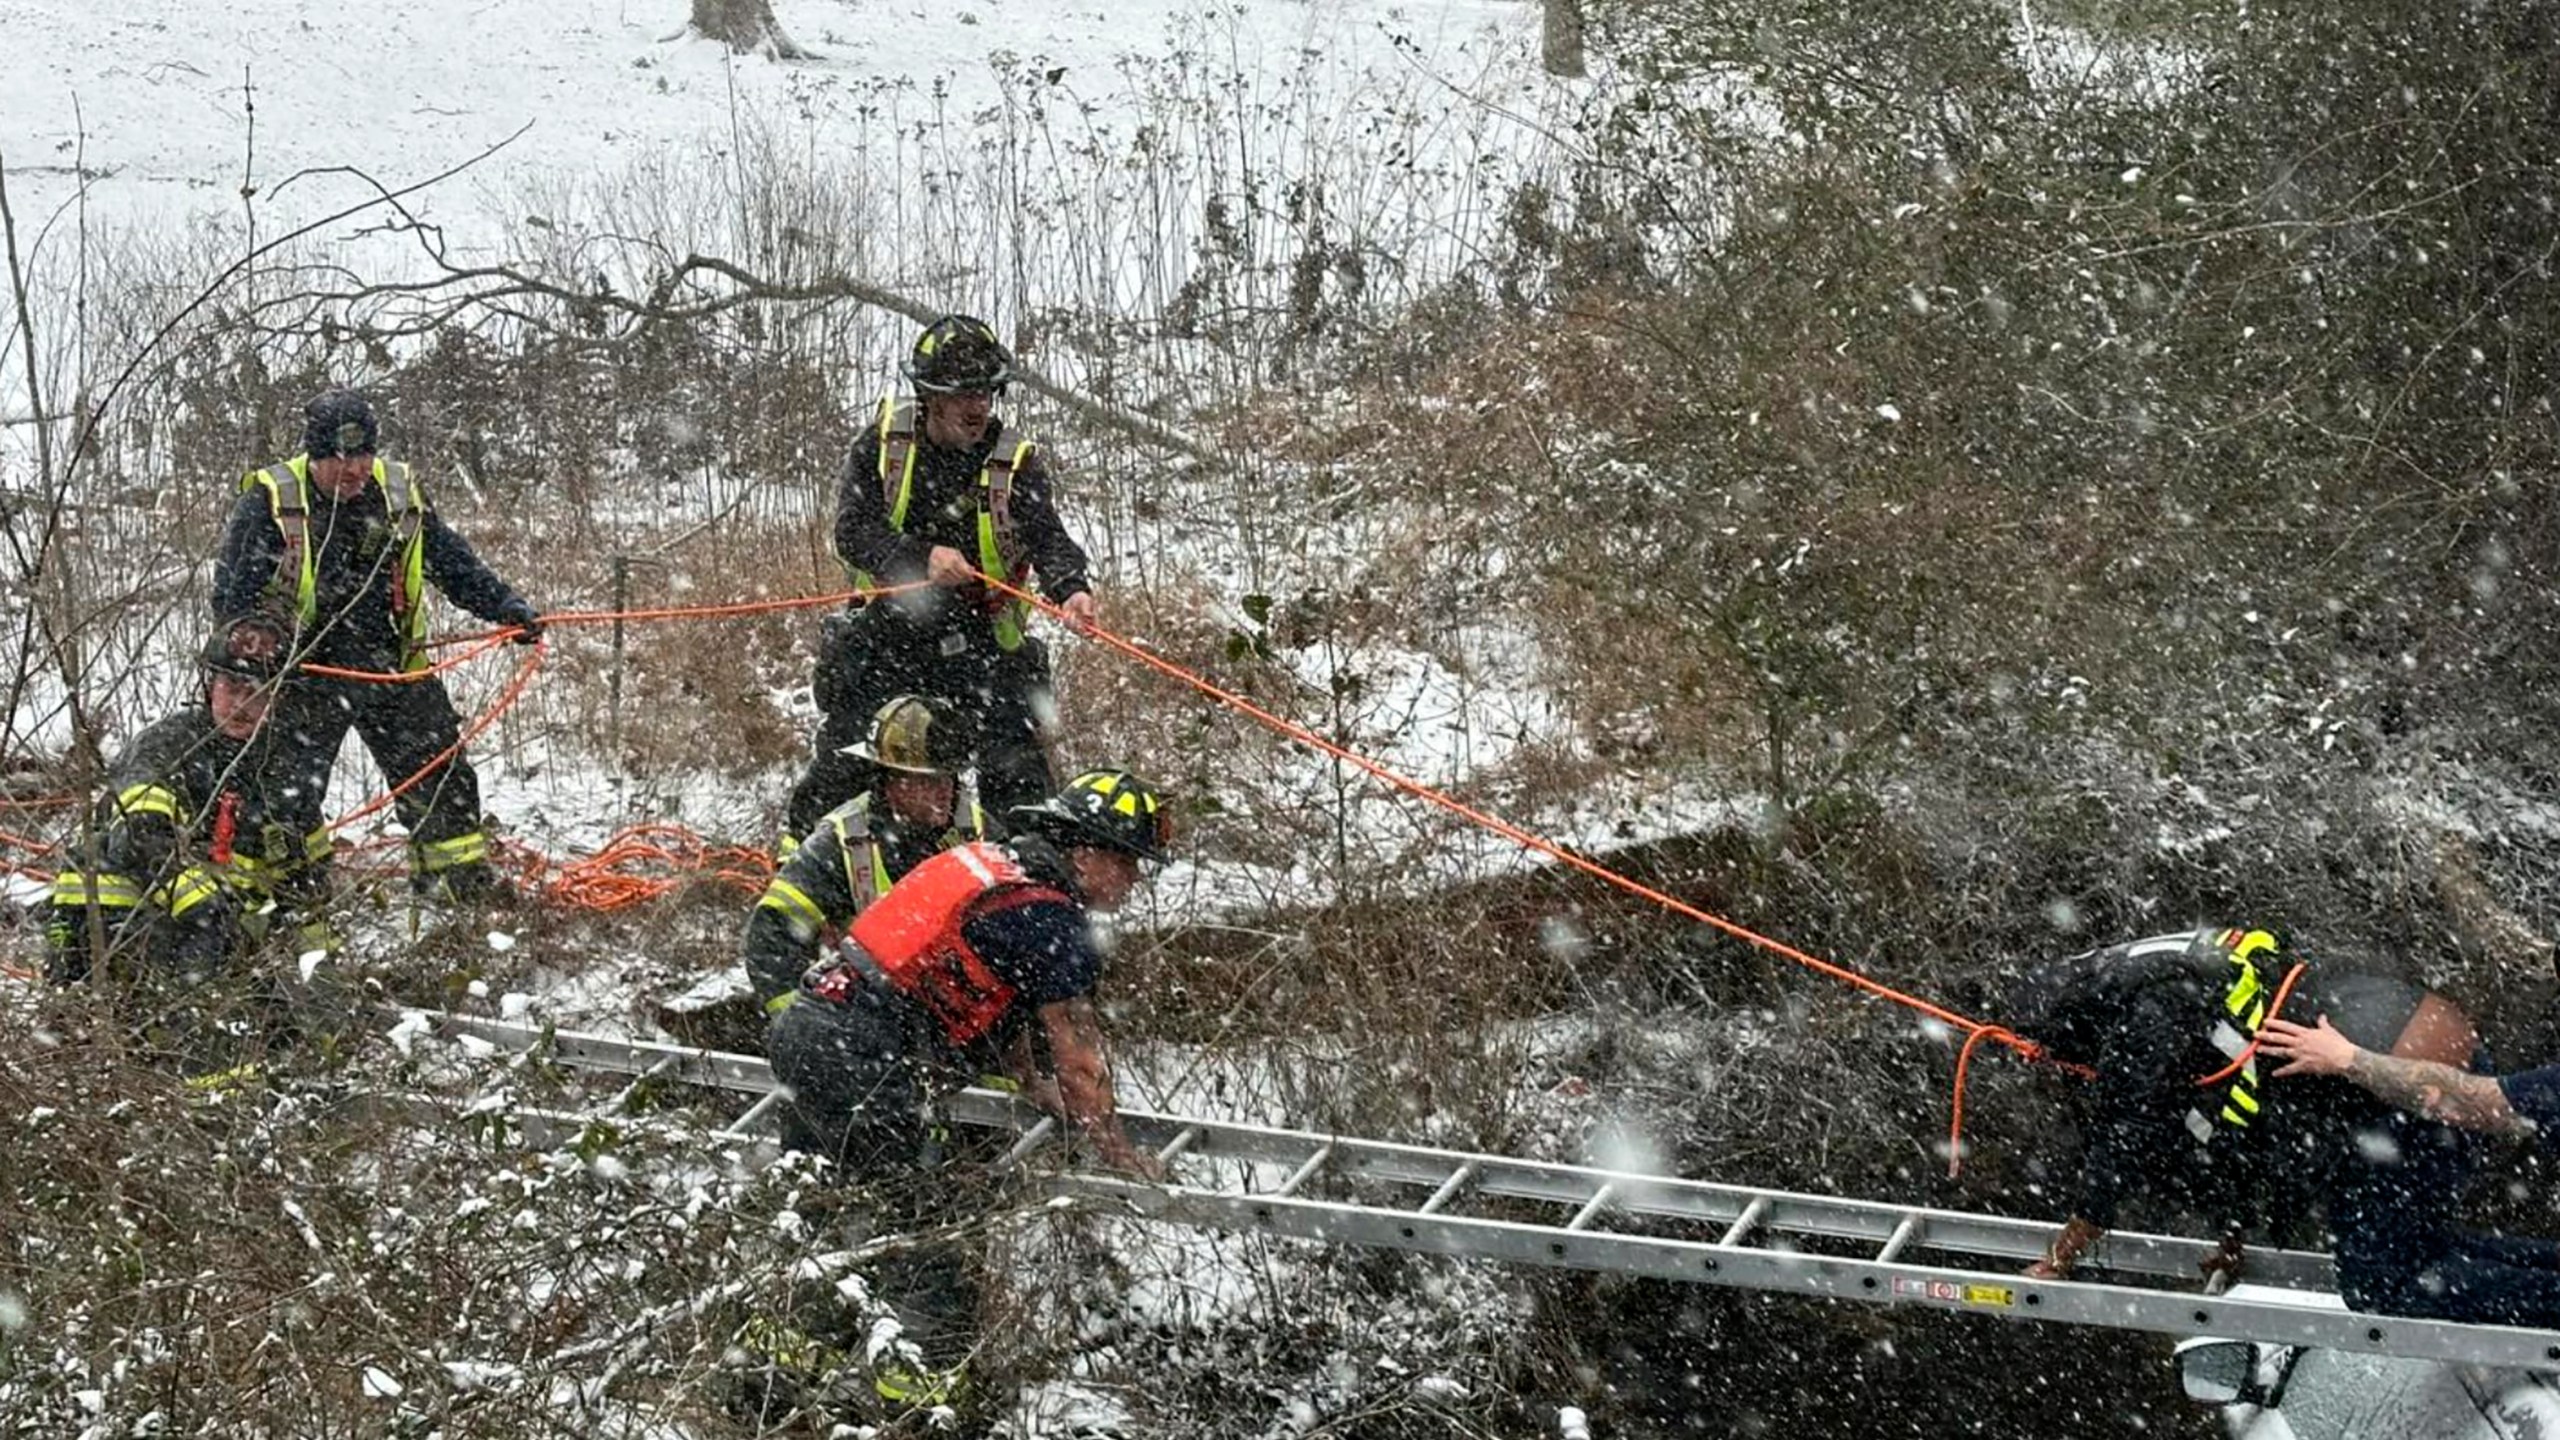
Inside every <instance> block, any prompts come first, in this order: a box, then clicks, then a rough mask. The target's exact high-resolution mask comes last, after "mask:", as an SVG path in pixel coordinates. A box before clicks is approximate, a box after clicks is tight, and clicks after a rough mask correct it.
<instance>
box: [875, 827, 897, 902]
mask: <svg viewBox="0 0 2560 1440" xmlns="http://www.w3.org/2000/svg"><path fill="white" fill-rule="evenodd" d="M896 883H898V882H896V881H895V880H892V879H890V878H889V857H888V855H887V854H885V853H883V852H882V850H881V849H880V842H879V841H877V840H874V841H872V842H871V893H872V894H874V895H886V894H888V893H889V887H890V886H892V885H895V884H896Z"/></svg>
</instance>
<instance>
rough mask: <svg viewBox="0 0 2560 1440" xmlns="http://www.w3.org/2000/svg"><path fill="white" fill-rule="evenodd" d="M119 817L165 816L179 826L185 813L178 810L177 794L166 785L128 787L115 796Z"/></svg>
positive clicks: (182, 823) (182, 822)
mask: <svg viewBox="0 0 2560 1440" xmlns="http://www.w3.org/2000/svg"><path fill="white" fill-rule="evenodd" d="M116 813H117V814H119V815H166V816H168V817H169V818H170V819H171V820H172V821H175V822H176V823H178V824H180V825H184V824H186V823H187V816H186V812H185V811H183V810H181V809H179V808H178V792H177V791H175V790H172V789H170V788H169V787H168V786H166V785H128V786H126V787H125V788H124V789H123V790H122V791H121V792H119V793H118V794H117V795H116Z"/></svg>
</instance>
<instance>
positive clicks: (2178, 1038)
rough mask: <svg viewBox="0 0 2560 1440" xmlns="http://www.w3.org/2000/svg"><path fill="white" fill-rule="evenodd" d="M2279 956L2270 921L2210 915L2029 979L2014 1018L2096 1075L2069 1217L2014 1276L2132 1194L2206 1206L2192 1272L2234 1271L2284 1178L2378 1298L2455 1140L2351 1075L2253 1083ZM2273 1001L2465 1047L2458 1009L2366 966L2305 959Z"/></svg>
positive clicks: (2438, 1199)
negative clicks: (2253, 923) (2214, 1242)
mask: <svg viewBox="0 0 2560 1440" xmlns="http://www.w3.org/2000/svg"><path fill="white" fill-rule="evenodd" d="M2292 969H2293V964H2292V962H2291V961H2290V960H2289V959H2288V958H2287V957H2286V956H2285V955H2284V953H2283V952H2282V950H2281V949H2280V947H2279V946H2278V944H2277V941H2276V938H2275V936H2274V935H2273V934H2271V933H2270V932H2268V931H2265V930H2253V929H2244V928H2239V927H2219V928H2214V929H2206V930H2197V931H2191V932H2184V933H2180V934H2174V935H2161V936H2154V937H2152V938H2150V939H2147V940H2138V941H2134V942H2131V943H2129V944H2123V945H2116V946H2111V947H2108V948H2106V949H2102V950H2096V951H2091V952H2089V953H2088V954H2086V955H2081V956H2076V957H2073V958H2072V959H2071V960H2068V961H2065V962H2063V964H2062V965H2061V966H2060V967H2059V968H2058V969H2057V970H2056V971H2055V972H2054V973H2051V974H2047V975H2044V976H2039V977H2035V978H2034V979H2033V980H2032V982H2031V984H2030V988H2029V992H2028V993H2027V994H2026V995H2025V996H2022V997H2021V1000H2020V1002H2019V1004H2018V1005H2017V1006H2016V1007H2015V1010H2014V1013H2018V1014H2021V1015H2023V1016H2025V1017H2026V1018H2025V1019H2022V1020H2021V1021H2020V1022H2018V1024H2017V1025H2016V1026H2015V1027H2014V1028H2016V1029H2017V1031H2018V1032H2019V1033H2020V1034H2021V1035H2024V1036H2026V1037H2027V1038H2029V1039H2032V1040H2034V1041H2036V1042H2037V1043H2038V1044H2040V1045H2042V1046H2043V1047H2044V1048H2045V1050H2046V1052H2047V1053H2048V1054H2050V1055H2052V1056H2053V1057H2054V1058H2056V1059H2059V1060H2063V1061H2068V1062H2072V1063H2076V1064H2081V1065H2086V1066H2088V1067H2090V1068H2091V1069H2092V1070H2093V1071H2094V1072H2095V1074H2094V1076H2093V1078H2092V1079H2091V1081H2090V1082H2089V1090H2088V1093H2087V1101H2088V1103H2087V1106H2086V1113H2085V1120H2084V1123H2083V1125H2082V1127H2081V1129H2082V1137H2083V1154H2082V1159H2081V1169H2080V1179H2079V1184H2078V1188H2077V1191H2076V1193H2075V1196H2074V1203H2073V1207H2072V1213H2071V1218H2070V1220H2069V1222H2068V1223H2067V1224H2065V1225H2064V1226H2063V1228H2062V1230H2061V1231H2060V1232H2059V1233H2057V1234H2056V1235H2055V1236H2054V1238H2053V1241H2052V1243H2051V1244H2050V1245H2049V1246H2048V1247H2047V1249H2046V1252H2045V1255H2044V1258H2043V1259H2041V1260H2039V1261H2037V1262H2036V1263H2035V1264H2034V1265H2033V1266H2031V1267H2029V1269H2028V1271H2027V1273H2028V1274H2029V1275H2030V1276H2033V1277H2036V1278H2040V1279H2059V1278H2062V1277H2065V1276H2068V1275H2069V1274H2070V1273H2071V1271H2072V1270H2073V1268H2074V1267H2075V1266H2077V1265H2078V1263H2079V1262H2080V1259H2081V1257H2082V1256H2083V1255H2085V1254H2086V1253H2087V1252H2088V1250H2089V1249H2090V1247H2092V1246H2093V1245H2095V1244H2096V1243H2097V1241H2098V1240H2099V1239H2100V1238H2101V1237H2103V1236H2104V1235H2105V1234H2106V1232H2107V1231H2108V1230H2109V1229H2110V1228H2112V1227H2113V1226H2114V1225H2115V1223H2116V1219H2117V1211H2118V1209H2119V1207H2120V1205H2121V1203H2122V1202H2123V1201H2124V1200H2126V1199H2127V1198H2130V1197H2131V1196H2132V1195H2134V1194H2135V1193H2137V1192H2140V1193H2145V1194H2148V1195H2150V1196H2152V1197H2153V1198H2155V1199H2159V1200H2164V1201H2167V1202H2170V1203H2173V1204H2176V1205H2178V1206H2179V1207H2181V1208H2184V1209H2187V1210H2191V1211H2195V1212H2198V1213H2201V1214H2203V1215H2205V1216H2207V1217H2208V1218H2212V1219H2216V1220H2219V1221H2220V1222H2221V1228H2220V1235H2221V1247H2220V1250H2219V1252H2218V1253H2217V1254H2216V1255H2215V1256H2214V1257H2212V1258H2211V1259H2209V1260H2208V1261H2207V1262H2206V1269H2207V1271H2208V1273H2211V1272H2215V1271H2221V1272H2227V1273H2230V1274H2236V1273H2237V1272H2238V1270H2239V1268H2240V1264H2241V1260H2242V1249H2241V1237H2242V1234H2243V1232H2244V1230H2245V1229H2246V1228H2247V1227H2248V1225H2249V1224H2250V1223H2251V1222H2252V1221H2254V1220H2256V1219H2258V1218H2261V1217H2262V1216H2264V1215H2265V1214H2267V1213H2268V1203H2269V1201H2268V1197H2269V1195H2270V1193H2271V1192H2273V1191H2275V1190H2277V1189H2279V1188H2281V1187H2286V1186H2295V1187H2299V1188H2301V1189H2302V1190H2303V1191H2305V1192H2306V1195H2307V1197H2314V1198H2317V1199H2318V1200H2320V1201H2321V1202H2322V1203H2324V1204H2325V1206H2326V1208H2327V1210H2328V1218H2329V1225H2330V1229H2331V1232H2332V1239H2333V1244H2334V1248H2335V1250H2336V1253H2337V1258H2338V1273H2339V1288H2340V1290H2341V1291H2342V1292H2343V1293H2344V1295H2345V1296H2346V1299H2347V1302H2348V1304H2350V1305H2351V1306H2354V1307H2356V1308H2358V1309H2376V1308H2383V1307H2384V1306H2385V1305H2386V1304H2387V1302H2388V1300H2389V1296H2390V1294H2391V1291H2392V1289H2393V1287H2394V1284H2395V1280H2394V1277H2395V1276H2396V1275H2397V1274H2399V1273H2401V1272H2402V1271H2404V1270H2405V1269H2406V1268H2407V1266H2406V1258H2407V1257H2408V1256H2409V1255H2410V1254H2411V1253H2413V1252H2414V1251H2417V1250H2421V1249H2424V1248H2425V1247H2426V1246H2427V1244H2428V1243H2429V1239H2428V1237H2430V1236H2431V1235H2433V1234H2435V1233H2437V1232H2438V1231H2440V1229H2441V1227H2442V1225H2443V1222H2444V1214H2445V1202H2446V1199H2447V1197H2448V1195H2449V1194H2450V1192H2451V1191H2452V1190H2453V1189H2455V1188H2456V1187H2457V1186H2458V1185H2459V1183H2460V1182H2461V1180H2462V1178H2463V1177H2464V1175H2465V1174H2467V1173H2468V1169H2469V1159H2470V1156H2469V1147H2467V1146H2465V1145H2464V1144H2462V1143H2461V1142H2460V1140H2459V1138H2458V1137H2456V1136H2455V1135H2454V1134H2453V1133H2452V1132H2451V1131H2449V1130H2446V1129H2445V1128H2444V1127H2443V1126H2440V1125H2434V1124H2430V1123H2425V1122H2417V1121H2414V1120H2413V1119H2412V1118H2411V1117H2406V1116H2400V1117H2395V1116H2393V1115H2392V1114H2391V1113H2390V1112H2389V1111H2388V1109H2387V1108H2386V1107H2382V1106H2380V1105H2378V1104H2376V1103H2374V1102H2372V1101H2371V1100H2370V1099H2369V1098H2367V1097H2363V1096H2360V1095H2358V1094H2357V1092H2356V1091H2355V1090H2354V1089H2353V1088H2352V1087H2349V1086H2345V1085H2339V1084H2335V1083H2322V1084H2304V1083H2300V1082H2297V1083H2295V1084H2292V1085H2288V1086H2284V1087H2277V1088H2275V1089H2271V1088H2270V1087H2268V1086H2266V1085H2265V1084H2264V1083H2263V1082H2264V1076H2263V1074H2262V1071H2261V1068H2260V1066H2259V1063H2258V1061H2257V1060H2256V1058H2255V1057H2254V1056H2252V1055H2250V1054H2249V1044H2250V1041H2251V1038H2252V1037H2254V1036H2255V1035H2257V1034H2258V1032H2259V1031H2260V1029H2261V1028H2262V1027H2263V1026H2264V1025H2265V1023H2266V1022H2267V1021H2268V1020H2269V1019H2270V1018H2271V1017H2272V1015H2273V1013H2274V1002H2275V999H2276V996H2277V994H2278V993H2279V991H2280V990H2281V988H2282V986H2283V984H2284V981H2285V978H2286V976H2287V975H2288V974H2289V973H2290V972H2291V971H2292ZM2288 1004H2289V1005H2291V1006H2293V1007H2298V1008H2297V1012H2296V1013H2304V1012H2307V1011H2314V1010H2316V1011H2320V1012H2324V1013H2327V1014H2330V1015H2334V1016H2337V1017H2338V1018H2339V1020H2340V1022H2341V1023H2342V1024H2344V1025H2346V1026H2347V1027H2348V1028H2349V1029H2350V1030H2351V1031H2352V1032H2353V1033H2355V1034H2358V1035H2361V1036H2363V1037H2365V1038H2366V1039H2367V1040H2368V1041H2370V1042H2371V1043H2373V1044H2375V1045H2378V1046H2381V1047H2383V1048H2385V1049H2390V1050H2393V1051H2394V1053H2400V1054H2408V1055H2414V1056H2421V1057H2424V1058H2430V1059H2452V1060H2455V1061H2461V1060H2466V1059H2468V1058H2469V1057H2470V1055H2471V1054H2472V1053H2473V1051H2474V1050H2476V1049H2477V1047H2478V1043H2479V1042H2478V1038H2477V1036H2476V1035H2475V1034H2474V1033H2473V1030H2472V1026H2471V1022H2470V1019H2469V1017H2467V1016H2466V1015H2464V1014H2463V1012H2462V1010H2461V1008H2460V1007H2458V1006H2456V1005H2454V1004H2453V1003H2452V1002H2451V1001H2449V1000H2447V999H2445V998H2444V997H2443V996H2440V995H2436V994H2433V993H2432V992H2428V991H2425V990H2422V989H2420V988H2419V987H2417V986H2415V985H2410V984H2407V983H2405V982H2402V981H2397V980H2392V979H2388V978H2385V977H2382V976H2376V975H2361V974H2355V973H2350V972H2339V971H2331V970H2330V969H2328V968H2327V967H2304V969H2303V972H2302V978H2301V979H2300V980H2299V981H2298V982H2297V984H2296V988H2295V990H2294V992H2293V994H2292V996H2291V998H2290V1000H2289V1001H2288ZM2205 1081H2211V1082H2212V1083H2210V1084H2207V1083H2203V1082H2205Z"/></svg>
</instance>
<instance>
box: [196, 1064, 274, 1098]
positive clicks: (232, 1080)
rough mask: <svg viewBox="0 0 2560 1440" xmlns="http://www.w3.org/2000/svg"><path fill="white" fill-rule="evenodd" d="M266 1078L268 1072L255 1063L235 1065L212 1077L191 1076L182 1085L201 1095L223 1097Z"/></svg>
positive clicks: (213, 1074) (211, 1075)
mask: <svg viewBox="0 0 2560 1440" xmlns="http://www.w3.org/2000/svg"><path fill="white" fill-rule="evenodd" d="M265 1078H266V1072H265V1071H264V1070H261V1069H259V1068H258V1066H257V1064H256V1062H254V1061H253V1062H251V1063H249V1064H246V1065H234V1066H232V1067H231V1068H230V1069H228V1070H216V1071H214V1072H213V1073H212V1074H210V1075H190V1076H188V1077H187V1078H186V1079H185V1080H184V1081H182V1082H181V1083H182V1084H184V1085H185V1086H186V1088H188V1089H190V1090H193V1091H195V1092H196V1093H197V1094H199V1095H222V1094H227V1093H229V1092H231V1091H233V1090H237V1089H239V1088H240V1087H241V1086H244V1085H255V1084H257V1083H258V1082H259V1081H260V1080H263V1079H265Z"/></svg>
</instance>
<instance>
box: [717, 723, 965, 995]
mask: <svg viewBox="0 0 2560 1440" xmlns="http://www.w3.org/2000/svg"><path fill="white" fill-rule="evenodd" d="M952 738H953V727H952V725H951V723H950V720H949V718H948V717H947V716H945V715H943V714H942V713H941V712H940V711H939V710H938V709H937V708H936V707H934V706H933V705H932V704H931V703H929V702H927V701H926V700H924V699H922V698H921V697H918V696H914V695H899V696H895V697H893V698H892V699H890V701H889V702H888V703H887V704H885V705H883V706H881V707H880V710H879V713H878V714H876V715H874V716H873V717H872V722H871V734H870V737H869V738H867V739H865V740H863V741H862V742H860V743H859V744H856V745H852V746H849V747H847V752H846V753H847V754H848V755H849V756H850V757H851V758H853V759H856V760H860V761H862V762H864V763H866V764H868V765H869V766H870V767H871V769H872V770H873V772H874V773H875V775H876V777H877V778H876V779H875V780H874V781H873V783H872V784H871V786H870V788H868V789H866V790H864V791H863V793H862V794H860V795H857V796H855V797H854V798H853V799H851V800H848V801H846V802H845V803H844V804H842V805H839V806H837V807H836V808H835V809H833V810H830V811H828V812H827V814H826V816H825V817H824V818H823V819H821V820H819V822H818V823H817V825H816V826H815V827H814V828H812V829H811V830H810V831H809V834H808V838H807V839H805V840H802V841H800V842H799V843H798V844H796V845H793V846H791V847H789V848H788V849H787V850H786V852H785V856H784V859H783V862H782V868H781V870H780V871H779V872H778V873H777V874H776V875H775V876H774V877H773V881H772V883H771V884H768V885H767V886H765V891H764V895H763V897H762V898H761V899H759V900H757V901H756V907H755V909H754V910H753V911H751V912H749V914H748V916H747V934H746V959H747V975H748V978H749V979H750V980H751V981H752V982H753V983H754V985H755V995H756V1003H757V1004H759V1005H761V1006H763V1007H764V1009H765V1012H766V1013H767V1014H776V1013H779V1012H780V1011H781V1010H782V1008H783V1007H784V1006H786V1005H789V1004H790V1003H791V1002H792V999H793V998H794V995H795V993H796V992H794V991H793V989H792V986H794V985H796V984H798V983H799V980H800V976H801V975H802V973H803V972H805V971H807V970H808V968H809V966H810V964H811V963H812V962H814V961H815V960H816V959H817V958H818V956H819V953H820V949H821V947H822V946H825V945H829V944H832V943H834V941H835V939H836V938H837V937H839V936H841V935H842V934H843V933H844V929H845V927H846V926H847V925H849V924H851V923H852V921H853V917H854V916H856V915H858V914H860V913H861V912H862V911H863V909H864V908H865V907H866V906H868V905H870V904H871V902H872V901H873V900H876V899H878V898H879V897H880V896H883V895H886V894H888V893H889V887H890V886H891V885H893V884H895V883H896V882H897V880H898V879H899V877H901V876H903V875H905V874H906V873H907V872H908V871H910V870H913V869H914V868H916V866H917V865H919V864H921V863H923V861H924V860H925V859H926V858H927V857H929V856H931V855H934V854H936V853H938V852H940V851H944V850H948V849H950V848H951V847H952V846H954V845H959V844H963V843H966V842H968V841H971V840H976V839H980V838H982V837H984V835H985V834H986V822H985V818H984V816H983V815H981V814H980V813H979V810H978V807H977V806H976V805H974V804H973V805H970V806H969V807H968V809H967V812H966V814H965V815H964V814H962V813H960V781H959V777H958V775H957V774H956V771H957V770H958V768H959V763H960V757H956V756H954V755H953V754H952V753H951V752H952V743H951V742H952Z"/></svg>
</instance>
